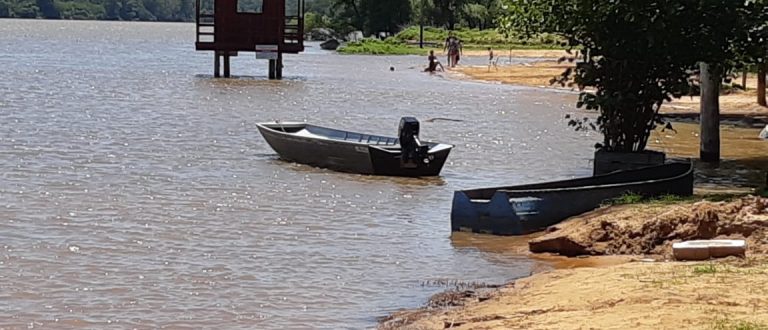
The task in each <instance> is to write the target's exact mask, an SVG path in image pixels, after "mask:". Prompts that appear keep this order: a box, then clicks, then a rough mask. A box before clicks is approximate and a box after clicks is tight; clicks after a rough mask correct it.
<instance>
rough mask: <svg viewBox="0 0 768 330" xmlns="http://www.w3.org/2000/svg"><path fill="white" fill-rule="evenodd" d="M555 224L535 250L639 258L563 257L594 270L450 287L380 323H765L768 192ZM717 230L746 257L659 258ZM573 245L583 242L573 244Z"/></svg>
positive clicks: (606, 211) (617, 209) (614, 209)
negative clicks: (744, 245)
mask: <svg viewBox="0 0 768 330" xmlns="http://www.w3.org/2000/svg"><path fill="white" fill-rule="evenodd" d="M556 227H557V229H554V230H553V231H552V232H550V233H547V234H544V235H543V236H539V237H533V238H532V239H531V243H530V246H531V248H532V250H537V247H539V248H540V247H547V248H548V249H546V250H548V251H551V252H561V253H563V254H569V255H584V254H630V253H631V254H633V255H631V256H626V257H624V258H625V259H623V260H625V261H637V262H630V263H622V264H618V265H617V264H615V262H612V263H603V264H601V262H600V260H603V258H609V259H608V260H613V261H615V260H622V259H616V257H590V258H587V259H559V260H566V261H565V262H567V261H587V260H592V261H593V263H592V265H588V266H589V267H579V268H576V269H556V270H550V271H545V272H542V273H539V274H535V275H532V276H530V277H528V278H524V279H520V280H517V281H515V282H512V283H509V284H507V285H505V286H504V287H502V288H500V289H498V290H495V291H493V292H483V291H480V290H470V291H463V292H454V293H451V294H448V295H445V294H444V295H442V296H440V299H441V300H440V301H441V302H442V304H441V305H440V304H438V305H435V304H430V305H428V306H427V307H425V308H422V309H419V310H410V311H402V312H399V313H395V314H393V315H391V316H390V317H388V318H386V319H384V320H382V322H381V324H380V328H381V329H445V328H452V329H453V328H456V329H571V328H581V327H589V328H597V329H604V328H616V329H659V328H679V329H702V328H714V329H732V328H738V327H740V326H741V327H742V328H745V329H763V328H765V327H766V326H768V298H766V293H768V289H766V284H767V283H768V276H767V275H768V257H766V254H765V253H766V251H768V238H766V232H768V199H766V198H760V197H742V198H736V199H734V200H732V201H729V202H706V201H699V202H694V201H687V202H676V203H670V204H667V203H658V202H654V203H649V204H637V205H619V206H609V207H605V208H603V209H600V210H597V211H595V212H591V213H589V214H586V215H584V216H579V217H574V218H571V219H569V220H568V221H566V222H564V223H562V224H560V225H558V226H556ZM662 227H663V228H662ZM664 228H666V229H667V230H665V229H664ZM715 237H717V238H746V239H747V241H748V242H749V249H748V257H747V258H746V259H736V258H732V259H724V260H718V261H710V262H667V261H660V260H665V259H667V258H666V256H667V255H668V252H669V251H668V250H669V245H670V244H671V242H672V241H679V240H681V239H693V238H715ZM553 242H555V243H561V244H559V245H558V244H553ZM574 246H581V247H582V249H581V250H579V251H576V250H575V249H571V248H572V247H574ZM538 250H539V251H540V250H541V249H538ZM569 252H574V253H569ZM545 256H546V255H545ZM545 258H546V259H549V260H558V259H557V258H553V257H545ZM561 263H562V261H561ZM584 263H585V262H581V264H582V265H583V264H584ZM446 297H447V298H446ZM448 298H450V299H448ZM446 299H448V302H447V303H446Z"/></svg>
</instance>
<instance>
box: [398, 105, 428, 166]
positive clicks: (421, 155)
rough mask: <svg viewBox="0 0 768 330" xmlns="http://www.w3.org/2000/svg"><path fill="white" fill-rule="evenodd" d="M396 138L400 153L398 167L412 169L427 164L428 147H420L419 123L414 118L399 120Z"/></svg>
mask: <svg viewBox="0 0 768 330" xmlns="http://www.w3.org/2000/svg"><path fill="white" fill-rule="evenodd" d="M398 137H399V138H400V150H401V153H402V157H401V158H400V166H402V167H408V168H414V167H419V165H421V164H428V163H429V158H428V153H429V146H426V145H422V144H421V141H420V140H419V121H418V120H416V118H414V117H403V118H400V126H399V128H398Z"/></svg>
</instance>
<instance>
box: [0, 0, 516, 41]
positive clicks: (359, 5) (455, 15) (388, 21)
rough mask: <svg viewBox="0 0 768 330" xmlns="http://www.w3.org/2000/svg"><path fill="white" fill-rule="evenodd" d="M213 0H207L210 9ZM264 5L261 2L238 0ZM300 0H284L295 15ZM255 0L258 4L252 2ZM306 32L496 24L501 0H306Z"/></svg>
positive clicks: (17, 12)
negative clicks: (326, 29)
mask: <svg viewBox="0 0 768 330" xmlns="http://www.w3.org/2000/svg"><path fill="white" fill-rule="evenodd" d="M213 1H214V0H203V1H202V4H201V5H202V6H203V7H204V8H211V7H212V4H213ZM240 1H241V2H242V3H239V4H238V7H241V6H240V5H244V4H245V5H249V6H248V7H253V8H260V6H261V5H260V3H262V1H263V0H240ZM296 1H297V0H286V2H287V3H288V5H287V6H286V8H287V10H288V12H289V14H296V12H295V11H296V9H295V8H298V6H297V5H296ZM253 3H256V4H253ZM305 3H306V6H305V11H306V24H305V26H306V28H307V29H306V30H310V29H312V28H318V27H325V28H331V29H334V30H336V31H337V32H342V33H344V32H349V31H354V30H360V31H363V32H364V33H365V34H366V35H369V34H370V33H376V32H389V33H392V34H395V33H397V32H399V31H400V30H401V29H402V28H404V27H406V26H408V25H413V24H420V23H421V24H425V25H431V26H436V27H444V28H448V29H449V30H453V29H454V28H459V27H465V28H475V29H481V30H482V29H488V28H495V27H496V18H497V17H498V16H499V15H500V14H501V13H502V11H503V9H502V8H503V4H502V0H305ZM0 17H11V18H47V19H83V20H122V21H173V22H188V21H194V19H195V0H0Z"/></svg>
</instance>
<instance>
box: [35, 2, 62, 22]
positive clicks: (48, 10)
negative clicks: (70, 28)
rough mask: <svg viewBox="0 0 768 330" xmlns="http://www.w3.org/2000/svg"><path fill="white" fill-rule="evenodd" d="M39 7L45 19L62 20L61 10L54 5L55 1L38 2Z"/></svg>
mask: <svg viewBox="0 0 768 330" xmlns="http://www.w3.org/2000/svg"><path fill="white" fill-rule="evenodd" d="M37 7H38V8H40V15H41V16H42V17H43V18H49V19H50V18H53V19H56V18H61V15H60V14H59V10H58V9H56V6H55V5H54V3H53V0H37Z"/></svg>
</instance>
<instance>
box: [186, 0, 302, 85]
mask: <svg viewBox="0 0 768 330" xmlns="http://www.w3.org/2000/svg"><path fill="white" fill-rule="evenodd" d="M195 5H196V6H195V10H196V20H195V22H196V25H197V41H196V42H195V48H196V49H197V50H203V51H213V52H214V65H215V66H214V71H213V72H214V76H215V77H220V76H221V74H220V67H221V59H222V58H223V59H224V77H229V76H230V71H229V59H230V57H232V56H237V55H238V53H240V52H255V53H256V58H257V59H267V60H269V79H280V78H282V76H283V54H284V53H290V54H297V53H299V52H302V51H304V0H195Z"/></svg>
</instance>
